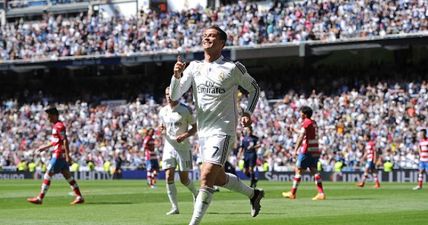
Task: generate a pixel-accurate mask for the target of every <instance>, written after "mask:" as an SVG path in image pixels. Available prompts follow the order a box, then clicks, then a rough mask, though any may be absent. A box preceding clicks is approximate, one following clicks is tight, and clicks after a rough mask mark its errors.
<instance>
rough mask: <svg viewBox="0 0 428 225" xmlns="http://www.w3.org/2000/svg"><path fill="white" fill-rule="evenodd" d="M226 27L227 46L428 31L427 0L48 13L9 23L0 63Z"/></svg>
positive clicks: (158, 46)
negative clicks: (110, 14)
mask: <svg viewBox="0 0 428 225" xmlns="http://www.w3.org/2000/svg"><path fill="white" fill-rule="evenodd" d="M212 24H217V25H219V26H220V27H222V28H227V29H225V30H227V32H228V42H227V45H230V46H254V45H257V44H272V43H276V44H278V43H295V42H302V41H312V40H321V41H329V42H331V41H337V40H346V39H352V38H373V37H385V36H387V35H393V34H409V33H420V32H427V31H428V4H427V1H425V0H350V1H344V0H323V1H321V0H305V1H297V2H294V1H293V2H290V3H280V2H278V1H275V3H273V4H272V6H271V7H270V8H269V7H267V8H266V9H264V8H262V7H259V6H258V5H257V4H256V3H251V2H250V3H247V2H246V1H238V4H232V5H225V6H222V7H220V8H218V9H215V10H211V9H203V8H195V9H189V10H187V11H182V12H169V13H166V14H159V13H156V12H155V11H146V12H143V13H141V15H139V17H138V18H135V17H131V18H123V17H109V18H104V17H103V16H102V15H101V14H96V13H94V14H89V15H87V14H80V15H79V16H76V17H65V16H64V15H57V16H53V15H45V16H44V18H43V19H42V20H40V21H25V20H24V19H21V20H18V21H16V22H10V23H6V24H5V25H4V26H2V27H1V32H0V58H1V60H17V59H23V60H36V59H50V60H55V59H58V58H60V57H67V56H84V55H94V56H97V55H107V56H108V55H131V54H134V53H140V52H159V51H189V50H192V49H195V48H197V46H200V36H201V32H202V30H203V29H204V28H205V27H208V26H209V25H212Z"/></svg>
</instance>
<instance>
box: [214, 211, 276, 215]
mask: <svg viewBox="0 0 428 225" xmlns="http://www.w3.org/2000/svg"><path fill="white" fill-rule="evenodd" d="M207 214H212V215H250V212H207ZM262 214H264V215H283V214H284V213H282V212H277V213H275V212H260V214H259V215H262Z"/></svg>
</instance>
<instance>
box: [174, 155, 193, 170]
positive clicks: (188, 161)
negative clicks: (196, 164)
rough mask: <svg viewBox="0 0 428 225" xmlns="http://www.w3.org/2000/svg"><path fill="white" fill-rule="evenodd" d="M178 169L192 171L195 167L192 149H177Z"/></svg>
mask: <svg viewBox="0 0 428 225" xmlns="http://www.w3.org/2000/svg"><path fill="white" fill-rule="evenodd" d="M176 160H177V164H178V171H191V170H192V169H193V163H192V152H191V151H190V150H184V151H183V150H181V151H177V157H176Z"/></svg>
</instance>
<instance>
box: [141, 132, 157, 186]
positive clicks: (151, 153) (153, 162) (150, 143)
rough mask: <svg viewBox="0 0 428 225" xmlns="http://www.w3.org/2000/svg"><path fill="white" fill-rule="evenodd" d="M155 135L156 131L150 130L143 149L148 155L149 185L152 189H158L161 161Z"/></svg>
mask: <svg viewBox="0 0 428 225" xmlns="http://www.w3.org/2000/svg"><path fill="white" fill-rule="evenodd" d="M154 134H155V130H154V129H153V128H149V129H148V130H147V134H146V136H145V137H144V141H143V149H144V152H145V154H146V171H147V185H149V186H150V187H151V188H155V187H156V177H157V175H158V171H159V161H158V156H157V154H156V151H155V139H154V138H153V135H154Z"/></svg>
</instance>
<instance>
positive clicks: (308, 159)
mask: <svg viewBox="0 0 428 225" xmlns="http://www.w3.org/2000/svg"><path fill="white" fill-rule="evenodd" d="M319 158H320V157H318V156H317V157H313V156H312V155H311V154H302V153H299V156H297V162H296V167H297V168H299V169H306V168H317V164H318V160H319Z"/></svg>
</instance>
